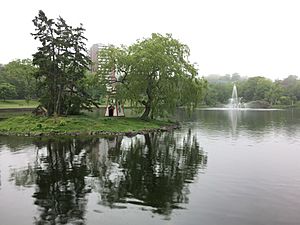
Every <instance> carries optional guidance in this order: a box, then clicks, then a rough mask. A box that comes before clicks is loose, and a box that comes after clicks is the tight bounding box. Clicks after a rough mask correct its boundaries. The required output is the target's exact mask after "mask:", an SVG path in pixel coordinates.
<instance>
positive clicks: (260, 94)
mask: <svg viewBox="0 0 300 225" xmlns="http://www.w3.org/2000/svg"><path fill="white" fill-rule="evenodd" d="M272 88H273V82H272V81H271V80H270V79H267V78H265V77H251V78H249V79H248V80H247V81H245V82H243V83H242V84H241V85H240V91H239V93H240V96H242V97H243V98H244V99H245V100H246V101H256V100H266V101H269V100H270V97H269V96H270V94H271V92H270V90H271V89H272ZM268 95H269V96H268ZM270 103H271V102H270Z"/></svg>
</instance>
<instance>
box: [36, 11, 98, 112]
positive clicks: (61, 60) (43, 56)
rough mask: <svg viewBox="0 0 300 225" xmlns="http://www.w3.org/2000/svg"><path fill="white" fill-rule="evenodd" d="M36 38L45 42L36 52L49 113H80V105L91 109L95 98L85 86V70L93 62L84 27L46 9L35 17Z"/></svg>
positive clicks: (42, 89)
mask: <svg viewBox="0 0 300 225" xmlns="http://www.w3.org/2000/svg"><path fill="white" fill-rule="evenodd" d="M33 23H34V25H35V27H36V28H35V33H32V35H33V37H34V39H37V40H39V41H40V42H41V44H42V46H41V47H38V51H37V52H36V53H35V54H33V64H34V65H36V66H38V68H39V70H38V72H37V73H36V78H37V79H38V85H39V92H40V93H39V95H40V102H41V104H42V105H43V106H44V107H45V108H46V109H47V110H48V115H49V116H52V115H69V114H78V113H79V111H80V109H83V108H84V109H90V108H91V106H92V104H94V105H96V106H97V104H95V102H94V101H93V99H92V98H91V97H90V96H89V95H88V93H87V92H86V91H85V90H84V83H83V78H84V72H85V71H86V70H87V69H88V67H89V65H90V59H89V57H88V54H87V49H86V45H85V41H86V40H87V39H86V38H85V37H84V36H83V32H84V31H85V29H84V28H83V27H82V24H80V27H77V28H73V27H72V26H69V25H68V24H67V23H66V21H65V20H64V19H63V18H62V17H59V18H57V19H56V20H53V19H48V18H47V16H46V15H45V13H44V12H43V11H41V10H40V11H39V14H38V16H36V17H35V18H34V19H33Z"/></svg>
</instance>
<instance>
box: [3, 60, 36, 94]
mask: <svg viewBox="0 0 300 225" xmlns="http://www.w3.org/2000/svg"><path fill="white" fill-rule="evenodd" d="M36 71H37V69H36V68H35V67H34V66H33V65H32V61H31V60H30V59H23V60H21V59H17V60H14V61H12V62H10V63H8V64H7V65H5V67H4V69H3V73H4V75H5V76H4V78H3V79H4V80H5V82H7V83H10V84H12V85H14V86H15V87H16V92H17V94H16V97H17V98H18V99H26V100H30V99H32V98H33V97H34V96H35V91H36V79H35V77H34V74H35V73H36Z"/></svg>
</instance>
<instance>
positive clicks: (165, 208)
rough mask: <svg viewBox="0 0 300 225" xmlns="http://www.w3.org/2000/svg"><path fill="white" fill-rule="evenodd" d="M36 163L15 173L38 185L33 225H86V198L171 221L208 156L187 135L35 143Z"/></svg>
mask: <svg viewBox="0 0 300 225" xmlns="http://www.w3.org/2000/svg"><path fill="white" fill-rule="evenodd" d="M34 143H35V145H36V146H37V148H36V159H35V162H31V163H29V164H28V167H26V168H25V169H24V168H23V169H21V170H12V172H11V179H12V180H14V181H15V184H16V185H18V186H19V185H20V186H24V187H26V186H29V185H31V186H32V185H35V193H34V194H33V197H34V198H35V200H34V204H36V205H37V206H38V209H39V217H38V218H35V220H36V221H35V224H37V225H39V224H73V223H76V224H85V219H84V217H85V211H86V205H87V194H88V193H89V192H96V193H99V197H100V201H99V204H101V205H103V206H108V207H111V208H124V207H127V205H128V204H129V203H130V204H135V205H138V206H139V207H141V208H142V209H147V208H148V209H149V210H152V211H153V212H155V213H159V214H163V215H166V216H169V215H170V214H171V212H172V210H173V209H175V208H182V204H181V203H188V194H189V183H191V182H193V180H194V179H195V178H196V176H197V174H198V172H199V170H203V169H204V168H205V166H206V162H207V157H206V155H205V154H204V153H203V151H202V149H201V148H200V146H199V143H198V141H197V140H196V138H195V137H193V136H192V135H191V132H190V131H189V132H188V133H187V134H186V135H182V134H180V135H178V136H176V135H175V134H174V133H173V132H168V133H167V132H166V133H151V134H145V135H138V136H136V137H133V138H127V137H126V138H124V137H121V136H114V137H110V138H84V139H68V138H67V139H61V138H59V139H56V140H53V139H49V140H43V141H41V140H39V141H35V142H34Z"/></svg>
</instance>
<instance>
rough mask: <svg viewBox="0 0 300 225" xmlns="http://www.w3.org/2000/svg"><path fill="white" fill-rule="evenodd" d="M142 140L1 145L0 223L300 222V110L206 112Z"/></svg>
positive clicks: (0, 141) (5, 140)
mask: <svg viewBox="0 0 300 225" xmlns="http://www.w3.org/2000/svg"><path fill="white" fill-rule="evenodd" d="M177 119H178V120H180V121H184V123H183V128H182V129H180V130H176V131H174V132H170V133H152V134H149V135H138V136H135V137H131V138H129V137H107V138H91V137H85V138H78V139H72V138H57V139H31V138H15V137H0V224H1V225H14V224H87V225H94V224H111V225H115V224H120V225H121V224H122V225H124V224H130V225H131V224H141V225H142V224H143V225H144V224H149V225H150V224H151V225H153V224H162V225H171V224H172V225H179V224H184V225H192V224H195V225H196V224H197V225H198V224H204V225H221V224H222V225H289V224H295V225H296V224H297V225H298V224H299V221H300V111H240V112H238V111H214V110H199V111H197V112H195V113H194V114H192V115H191V117H187V116H186V115H185V113H183V112H181V113H180V112H179V113H178V116H177Z"/></svg>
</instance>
